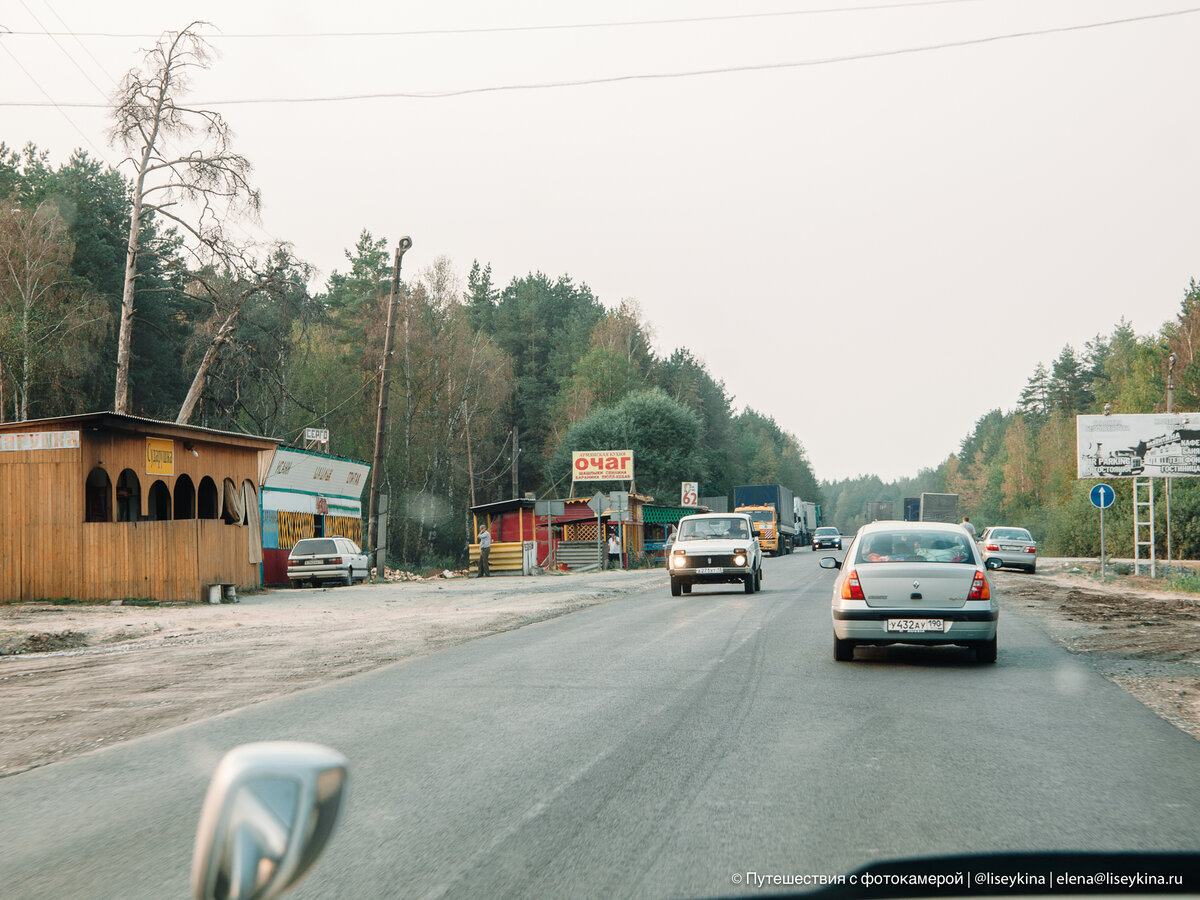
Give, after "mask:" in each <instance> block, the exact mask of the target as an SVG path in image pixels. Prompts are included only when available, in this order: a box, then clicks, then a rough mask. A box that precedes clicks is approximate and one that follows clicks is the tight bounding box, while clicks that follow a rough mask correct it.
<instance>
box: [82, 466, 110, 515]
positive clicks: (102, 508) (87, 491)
mask: <svg viewBox="0 0 1200 900" xmlns="http://www.w3.org/2000/svg"><path fill="white" fill-rule="evenodd" d="M83 506H84V509H83V521H85V522H111V521H112V482H111V481H110V480H109V478H108V473H107V472H105V471H104V470H103V469H102V468H100V466H96V468H94V469H92V471H90V472H88V477H87V481H86V482H85V483H84V501H83Z"/></svg>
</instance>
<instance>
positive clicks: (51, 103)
mask: <svg viewBox="0 0 1200 900" xmlns="http://www.w3.org/2000/svg"><path fill="white" fill-rule="evenodd" d="M0 47H4V44H3V42H0ZM4 52H5V53H7V54H8V55H9V57H10V58H11V59H12V61H13V62H14V63H16V64H17V68H19V69H20V70H21V71H22V72H24V73H25V75H26V77H28V78H29V80H30V81H32V82H33V85H34V87H36V88H37V89H38V90H39V91H41V92H42V94H43V95H44V96H45V98H46V100H47V102H46V103H38V104H35V105H37V106H41V107H48V106H49V107H54V109H56V110H58V112H59V115H61V116H62V117H63V118H64V119H66V120H67V122H68V124H70V126H71V127H72V128H74V129H75V130H76V131H77V132H79V136H80V137H81V138H83V139H84V141H85V142H86V143H87V145H88V146H89V147H91V148H92V149H93V150H95V151H96V155H97V156H99V157H100V158H101V159H103V160H105V161H106V162H107V158H106V157H105V155H104V151H103V150H101V149H100V148H99V147H97V146H96V145H95V144H93V143H92V139H91V138H90V137H88V136H87V135H86V134H85V133H84V131H83V129H82V128H80V127H79V126H78V125H76V124H75V120H74V119H72V118H71V117H70V116H68V115H67V111H66V107H73V108H79V104H70V103H56V102H55V101H54V98H53V97H51V96H50V92H49V91H47V90H46V89H45V88H44V87H42V85H41V83H40V82H39V81H38V80H37V79H36V78H34V77H33V73H32V72H30V71H29V70H28V69H27V68H25V66H24V64H22V62H21V60H19V59H17V57H16V55H15V54H14V53H13V52H12V51H11V50H9V49H8V47H4ZM85 105H86V106H104V104H92V103H89V104H85ZM110 165H111V163H110Z"/></svg>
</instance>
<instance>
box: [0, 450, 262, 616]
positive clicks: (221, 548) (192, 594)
mask: <svg viewBox="0 0 1200 900" xmlns="http://www.w3.org/2000/svg"><path fill="white" fill-rule="evenodd" d="M195 446H196V448H197V450H198V452H199V454H200V456H199V457H196V456H193V455H192V454H191V453H184V452H183V450H182V445H181V442H180V441H178V440H176V442H175V448H176V450H175V460H176V465H175V475H173V476H159V475H156V476H148V475H146V474H144V469H145V437H144V436H142V435H130V436H124V435H119V434H117V435H114V434H111V433H106V432H102V433H100V434H99V435H94V434H93V433H89V432H86V431H85V432H84V434H83V446H82V447H81V448H80V449H78V450H37V451H19V452H13V451H8V452H5V453H4V454H3V458H2V459H0V547H3V548H9V549H8V550H7V551H6V552H3V553H0V603H14V602H31V601H37V600H58V599H64V598H71V599H76V600H118V599H142V598H148V599H155V600H163V601H195V600H202V599H206V597H207V593H206V592H205V590H204V586H205V585H207V584H210V583H216V582H232V583H234V584H236V585H237V586H238V587H239V588H242V589H243V590H244V589H247V588H251V587H257V586H258V585H259V578H260V569H259V566H258V564H257V563H251V562H250V561H249V528H248V527H246V526H242V525H227V524H226V523H225V522H224V521H223V520H221V519H208V520H199V519H182V520H179V521H167V520H164V521H149V520H140V521H137V522H84V521H83V519H84V485H85V481H86V479H87V475H88V472H89V471H91V469H92V468H93V466H95V465H99V464H101V463H102V464H103V467H104V469H105V471H107V472H108V473H109V478H110V480H111V482H112V487H113V489H114V491H115V487H116V481H117V478H118V477H119V476H120V473H121V471H122V470H123V469H125V468H130V469H133V470H134V472H136V473H137V474H138V478H139V481H140V483H141V508H142V514H143V515H144V514H146V512H147V506H146V504H147V498H148V495H149V492H150V486H151V485H152V484H153V483H154V481H156V480H159V479H162V480H163V481H165V482H166V483H167V486H168V487H169V488H170V490H171V492H172V496H173V495H174V490H175V481H176V479H177V477H178V476H179V475H180V474H183V473H187V474H188V475H189V476H190V477H191V478H192V481H193V483H194V485H195V487H196V488H199V485H200V480H201V479H202V478H203V477H204V476H205V475H209V476H210V477H212V478H213V480H214V481H215V482H216V484H217V488H218V491H220V488H221V483H222V482H223V480H224V479H225V478H226V477H228V478H231V479H233V481H234V483H235V484H237V485H238V486H239V487H240V486H241V485H242V483H243V481H245V480H249V481H250V482H251V483H252V484H257V451H255V450H249V449H246V448H239V447H229V446H223V445H220V444H212V445H209V444H204V443H202V442H200V441H197V442H196V444H195ZM116 508H117V507H116V501H115V496H114V499H113V504H112V509H113V515H114V518H115V516H116Z"/></svg>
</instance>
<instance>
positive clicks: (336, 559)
mask: <svg viewBox="0 0 1200 900" xmlns="http://www.w3.org/2000/svg"><path fill="white" fill-rule="evenodd" d="M341 564H342V558H341V557H340V556H335V557H333V558H332V559H327V560H325V565H327V566H340V565H341Z"/></svg>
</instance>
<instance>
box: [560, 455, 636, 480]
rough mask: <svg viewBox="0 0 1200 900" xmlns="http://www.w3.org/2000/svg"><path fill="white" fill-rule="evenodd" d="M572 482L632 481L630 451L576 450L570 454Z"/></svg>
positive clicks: (631, 456)
mask: <svg viewBox="0 0 1200 900" xmlns="http://www.w3.org/2000/svg"><path fill="white" fill-rule="evenodd" d="M571 480H572V481H632V480H633V451H632V450H576V451H574V452H573V453H572V454H571Z"/></svg>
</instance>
